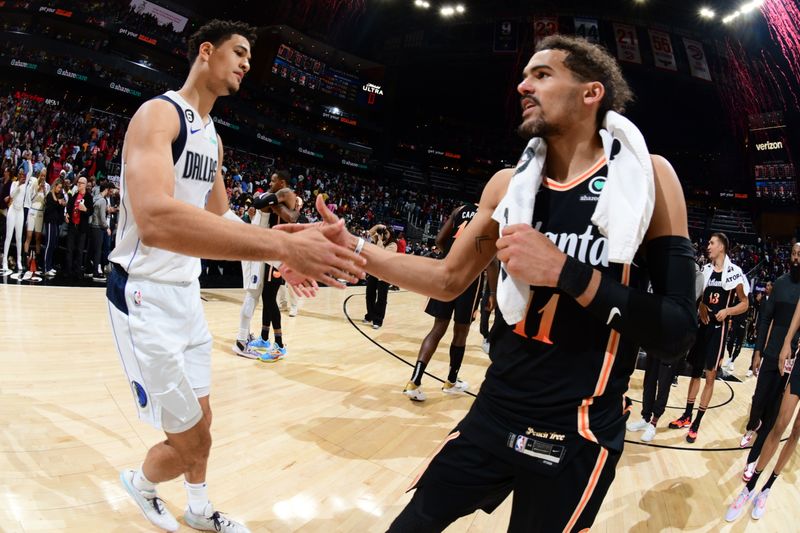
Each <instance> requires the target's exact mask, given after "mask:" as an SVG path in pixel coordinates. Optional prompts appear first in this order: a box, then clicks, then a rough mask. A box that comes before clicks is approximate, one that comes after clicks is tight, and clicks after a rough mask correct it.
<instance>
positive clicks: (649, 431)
mask: <svg viewBox="0 0 800 533" xmlns="http://www.w3.org/2000/svg"><path fill="white" fill-rule="evenodd" d="M655 436H656V427H655V426H654V425H653V424H649V423H648V424H647V427H646V428H645V429H644V433H642V436H641V437H639V439H640V440H641V441H642V442H650V441H651V440H653V438H655Z"/></svg>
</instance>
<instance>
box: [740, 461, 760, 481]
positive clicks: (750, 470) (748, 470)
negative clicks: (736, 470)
mask: <svg viewBox="0 0 800 533" xmlns="http://www.w3.org/2000/svg"><path fill="white" fill-rule="evenodd" d="M757 462H758V461H753V462H752V463H747V466H746V467H744V472H743V473H742V480H743V481H744V482H745V483H747V482H749V481H750V480H751V479H753V474H755V472H756V463H757Z"/></svg>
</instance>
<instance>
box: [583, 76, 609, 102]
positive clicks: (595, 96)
mask: <svg viewBox="0 0 800 533" xmlns="http://www.w3.org/2000/svg"><path fill="white" fill-rule="evenodd" d="M605 95H606V88H605V87H604V86H603V84H602V83H600V82H599V81H593V82H590V83H588V84H587V85H586V90H585V91H584V93H583V101H584V102H585V103H587V104H593V103H595V102H597V103H599V102H601V101H602V100H603V97H604V96H605Z"/></svg>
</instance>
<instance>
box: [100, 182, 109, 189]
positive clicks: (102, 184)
mask: <svg viewBox="0 0 800 533" xmlns="http://www.w3.org/2000/svg"><path fill="white" fill-rule="evenodd" d="M99 187H100V192H103V191H105V190H107V189H108V182H107V181H101V182H100V185H99Z"/></svg>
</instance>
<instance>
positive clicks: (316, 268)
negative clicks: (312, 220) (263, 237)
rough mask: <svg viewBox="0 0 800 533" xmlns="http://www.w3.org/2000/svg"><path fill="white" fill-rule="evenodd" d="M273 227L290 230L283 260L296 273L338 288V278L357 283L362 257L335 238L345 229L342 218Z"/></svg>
mask: <svg viewBox="0 0 800 533" xmlns="http://www.w3.org/2000/svg"><path fill="white" fill-rule="evenodd" d="M275 229H280V230H282V231H285V232H287V233H291V236H290V241H289V246H288V248H287V253H286V257H284V259H283V262H284V263H286V264H287V266H288V267H289V268H291V269H292V270H294V271H295V272H297V273H298V274H299V275H302V276H305V277H308V278H313V279H316V280H319V281H321V282H323V283H325V284H326V285H330V286H331V287H337V288H339V289H343V288H344V287H345V285H343V284H342V283H341V282H339V281H338V280H339V279H343V280H345V281H348V282H350V283H358V280H359V279H363V278H364V270H363V267H364V265H365V264H366V261H365V260H364V258H363V257H360V256H358V255H356V254H355V253H354V252H353V251H352V250H350V249H349V248H347V247H345V246H342V245H339V244H337V243H336V241H335V238H336V237H337V236H338V235H339V234H340V233H341V232H342V231H344V232H345V233H347V231H346V230H345V229H344V221H339V222H338V223H336V224H332V225H325V224H322V225H319V224H313V225H310V224H286V225H285V227H280V228H278V227H276V228H275Z"/></svg>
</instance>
